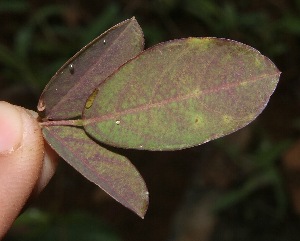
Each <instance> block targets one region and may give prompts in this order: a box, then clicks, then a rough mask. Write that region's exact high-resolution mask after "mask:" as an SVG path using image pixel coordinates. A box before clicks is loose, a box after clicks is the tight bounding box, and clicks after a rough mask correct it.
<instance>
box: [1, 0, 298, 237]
mask: <svg viewBox="0 0 300 241" xmlns="http://www.w3.org/2000/svg"><path fill="white" fill-rule="evenodd" d="M132 16H135V17H136V18H137V20H138V22H139V23H140V25H141V27H142V29H143V31H144V34H145V39H146V48H147V47H149V46H152V45H154V44H155V43H158V42H162V41H166V40H170V39H175V38H183V37H188V36H197V37H202V36H215V37H223V38H230V39H234V40H237V41H240V42H243V43H245V44H248V45H251V46H253V47H254V48H256V49H258V50H259V51H260V52H261V53H262V54H264V55H266V56H268V57H269V58H270V59H271V60H272V61H273V62H274V63H275V64H276V65H277V67H278V68H279V69H280V70H281V71H282V76H281V80H280V82H279V85H278V88H277V89H276V91H275V93H274V94H273V96H272V97H271V100H270V102H269V104H268V106H267V107H266V109H265V111H264V112H263V113H262V114H261V115H260V116H259V117H258V118H257V119H256V120H255V121H254V122H253V123H251V124H250V125H249V126H247V127H246V128H244V129H242V130H240V131H238V132H236V133H234V134H232V135H229V136H227V137H224V138H221V139H219V140H216V141H213V142H211V143H207V144H204V145H202V146H199V147H194V148H190V149H186V150H182V151H175V152H145V151H127V152H126V156H128V157H129V158H130V160H132V162H133V163H134V165H136V167H137V168H138V169H139V171H140V172H141V174H142V176H143V177H144V178H145V181H146V183H147V185H148V188H149V192H150V207H149V210H148V213H147V214H146V217H145V219H144V220H141V219H140V218H138V217H137V216H136V215H134V214H133V213H131V212H130V211H128V210H127V209H125V208H124V207H122V206H121V205H120V204H118V203H116V202H115V201H114V200H113V199H112V198H110V197H109V196H108V195H106V194H105V193H104V192H103V191H101V190H100V189H99V188H98V187H96V186H95V185H94V184H92V183H90V182H88V181H87V180H85V179H84V178H83V177H82V176H81V175H80V174H78V173H77V172H76V171H74V170H73V168H72V167H70V166H68V165H67V164H65V163H64V161H63V160H62V161H61V162H60V165H59V167H58V170H57V173H56V175H55V176H54V177H53V179H52V181H51V183H50V184H49V186H48V187H47V188H46V189H45V190H44V192H43V193H42V194H41V195H40V196H39V197H38V198H37V199H36V200H34V201H33V202H32V203H31V205H30V206H28V208H27V209H26V210H25V212H24V213H23V214H22V215H21V216H20V218H19V219H18V220H17V221H16V223H15V225H14V226H13V227H12V229H11V231H10V232H9V233H8V235H7V237H6V238H5V240H31V241H32V240H58V241H63V240H99V241H121V240H122V241H154V240H158V241H163V240H166V241H225V240H226V241H227V240H228V241H235V240H237V241H238V240H239V241H240V240H243V241H248V240H249V241H250V240H251V241H252V240H256V241H260V240H264V241H265V240H272V241H277V240H278V241H279V240H280V241H282V240H285V241H292V240H299V238H300V218H299V215H300V138H299V131H300V116H299V104H300V95H299V91H300V78H299V66H300V1H299V0H231V1H211V0H186V1H183V0H152V1H150V0H144V1H142V0H131V1H128V0H116V1H109V0H102V1H95V0H91V1H83V0H73V1H60V0H56V1H49V0H44V1H38V0H31V1H25V0H23V1H22V0H1V1H0V23H1V25H0V26H1V27H0V100H5V101H9V102H11V103H13V104H17V105H21V106H24V107H26V108H29V109H33V110H35V109H36V104H37V101H38V98H39V95H40V93H41V91H42V90H43V88H44V86H45V85H46V83H47V82H48V81H49V79H50V78H51V76H52V75H53V74H54V73H55V71H56V70H57V69H58V68H59V67H60V66H61V65H62V64H63V63H64V62H66V60H67V59H68V58H70V57H71V56H72V55H74V54H75V53H76V52H77V51H78V50H79V49H80V48H82V47H83V46H84V45H86V44H87V43H88V42H89V41H91V40H92V39H93V38H95V37H96V36H98V35H99V34H101V33H102V32H103V31H105V30H106V29H108V28H109V27H111V26H113V25H114V24H116V23H118V22H120V21H123V20H125V19H127V18H130V17H132ZM116 57H117V56H116Z"/></svg>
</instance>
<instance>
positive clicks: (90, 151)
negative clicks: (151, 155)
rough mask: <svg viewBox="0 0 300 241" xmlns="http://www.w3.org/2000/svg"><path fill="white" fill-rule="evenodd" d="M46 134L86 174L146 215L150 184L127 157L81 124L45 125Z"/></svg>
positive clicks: (66, 158) (131, 208) (140, 214)
mask: <svg viewBox="0 0 300 241" xmlns="http://www.w3.org/2000/svg"><path fill="white" fill-rule="evenodd" d="M43 135H44V137H45V139H46V140H47V142H48V143H49V144H50V146H51V147H52V148H53V149H54V150H55V151H56V152H57V153H58V154H59V155H60V156H61V157H62V158H63V159H64V160H65V161H66V162H67V163H69V164H70V165H71V166H73V167H74V168H75V169H76V170H77V171H78V172H80V173H81V174H82V175H83V176H84V177H85V178H87V179H88V180H90V181H91V182H93V183H95V184H96V185H97V186H99V187H100V188H102V189H103V190H104V191H105V192H106V193H107V194H109V195H110V196H111V197H112V198H114V199H115V200H116V201H118V202H119V203H121V204H122V205H124V206H125V207H127V208H129V209H130V210H132V211H133V212H135V213H136V214H137V215H139V216H140V217H142V218H143V217H144V215H145V213H146V211H147V207H148V202H149V200H148V191H147V187H146V184H145V182H144V180H143V178H142V177H141V175H140V174H139V172H138V171H137V170H136V168H135V167H134V166H133V165H132V164H131V162H130V161H129V160H128V159H127V158H126V157H124V156H121V155H118V154H116V153H113V152H110V151H108V150H107V149H105V148H103V147H101V146H100V145H98V143H96V142H94V141H93V140H91V139H90V138H89V137H88V136H87V135H86V133H85V132H84V130H82V129H80V128H76V127H70V126H47V127H44V128H43Z"/></svg>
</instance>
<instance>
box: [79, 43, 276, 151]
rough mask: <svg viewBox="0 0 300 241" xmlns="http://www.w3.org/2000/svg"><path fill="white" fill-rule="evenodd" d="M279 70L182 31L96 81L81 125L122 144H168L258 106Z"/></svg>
mask: <svg viewBox="0 0 300 241" xmlns="http://www.w3.org/2000/svg"><path fill="white" fill-rule="evenodd" d="M279 76H280V72H279V71H278V69H277V68H276V66H275V65H274V64H273V63H272V62H271V61H270V60H269V59H268V58H266V57H265V56H263V55H261V54H260V53H259V52H258V51H257V50H255V49H253V48H251V47H249V46H247V45H244V44H241V43H238V42H235V41H231V40H226V39H218V38H187V39H180V40H174V41H169V42H166V43H162V44H158V45H156V46H154V47H153V48H150V49H148V50H146V51H144V52H142V53H141V54H139V55H138V56H137V57H136V58H134V59H132V60H131V61H129V62H127V63H126V64H125V65H123V66H122V67H121V68H120V69H119V70H118V71H117V72H115V73H114V74H113V75H111V76H110V77H109V78H107V79H106V80H105V81H104V82H103V83H102V84H101V85H99V86H98V88H97V90H96V92H95V93H94V96H93V99H92V102H91V103H89V105H88V106H86V108H85V110H84V112H83V119H84V122H83V123H84V128H85V130H86V132H87V133H88V134H89V135H91V136H92V137H93V138H95V139H97V140H98V141H100V142H103V143H106V144H109V145H112V146H116V147H122V148H135V149H145V150H175V149H182V148H186V147H191V146H195V145H199V144H202V143H205V142H207V141H210V140H212V139H216V138H218V137H221V136H224V135H227V134H229V133H232V132H234V131H236V130H238V129H240V128H242V127H244V126H245V125H247V124H248V123H250V122H251V121H253V120H254V119H255V118H256V117H257V116H258V115H259V114H260V113H261V111H262V110H263V109H264V108H265V106H266V104H267V102H268V100H269V98H270V96H271V94H272V93H273V91H274V89H275V88H276V85H277V83H278V80H279Z"/></svg>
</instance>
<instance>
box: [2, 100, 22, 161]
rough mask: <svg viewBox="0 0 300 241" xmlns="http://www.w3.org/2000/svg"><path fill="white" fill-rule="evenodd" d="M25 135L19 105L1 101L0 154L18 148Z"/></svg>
mask: <svg viewBox="0 0 300 241" xmlns="http://www.w3.org/2000/svg"><path fill="white" fill-rule="evenodd" d="M22 137H23V126H22V118H21V114H20V112H19V110H18V109H17V107H15V106H13V105H11V104H9V103H7V102H4V101H0V155H6V154H9V153H11V152H13V151H14V150H16V149H17V148H18V147H19V146H20V145H21V141H22Z"/></svg>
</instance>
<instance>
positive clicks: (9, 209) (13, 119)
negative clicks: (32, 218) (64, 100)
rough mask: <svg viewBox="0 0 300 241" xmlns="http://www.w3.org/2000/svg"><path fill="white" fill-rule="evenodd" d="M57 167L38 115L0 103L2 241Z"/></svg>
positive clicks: (0, 215)
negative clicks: (29, 200)
mask: <svg viewBox="0 0 300 241" xmlns="http://www.w3.org/2000/svg"><path fill="white" fill-rule="evenodd" d="M56 166H57V155H56V154H55V153H54V151H53V150H52V149H51V148H50V147H49V146H48V145H47V144H46V143H44V139H43V137H42V132H41V128H40V126H39V123H38V121H37V114H36V113H35V112H33V111H29V110H26V109H24V108H22V107H18V106H14V105H11V104H9V103H7V102H3V101H0V240H1V239H2V238H3V236H4V235H5V233H6V232H7V231H8V230H9V228H10V227H11V225H12V223H13V222H14V220H15V219H16V218H17V217H18V215H19V213H20V212H21V210H22V208H23V207H24V205H25V204H26V202H27V201H28V199H29V198H30V197H33V196H35V195H37V194H38V193H39V192H40V191H41V190H43V188H44V187H45V186H46V185H47V184H48V182H49V180H50V179H51V177H52V176H53V174H54V172H55V169H56Z"/></svg>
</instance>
